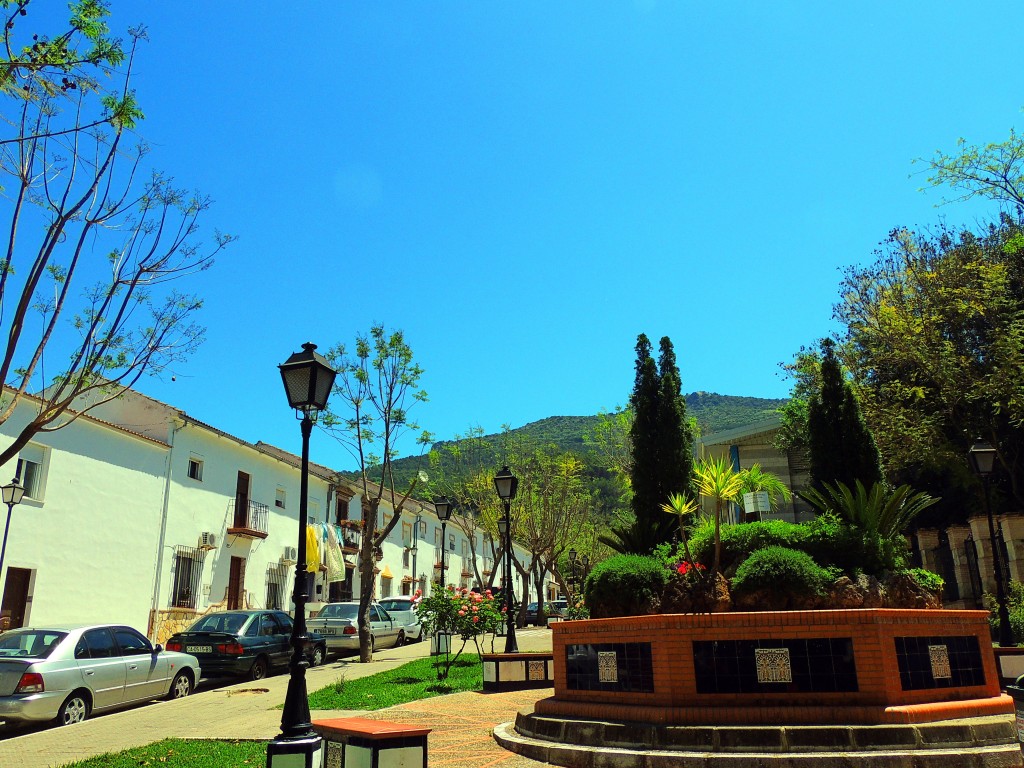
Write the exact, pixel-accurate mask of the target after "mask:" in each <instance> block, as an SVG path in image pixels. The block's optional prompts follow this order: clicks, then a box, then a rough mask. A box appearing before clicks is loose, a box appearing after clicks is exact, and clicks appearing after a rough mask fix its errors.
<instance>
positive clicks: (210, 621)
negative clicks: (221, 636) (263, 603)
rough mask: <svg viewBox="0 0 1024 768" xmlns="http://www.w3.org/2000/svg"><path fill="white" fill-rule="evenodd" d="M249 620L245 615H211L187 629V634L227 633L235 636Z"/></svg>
mask: <svg viewBox="0 0 1024 768" xmlns="http://www.w3.org/2000/svg"><path fill="white" fill-rule="evenodd" d="M248 619H249V615H248V614H246V613H211V614H210V615H209V616H203V618H201V619H200V620H199V621H197V622H196V623H195V624H193V625H192V626H191V627H189V628H188V631H189V632H227V633H228V634H231V635H237V634H238V633H239V632H240V631H241V629H242V626H243V625H244V624H245V622H246V621H247V620H248Z"/></svg>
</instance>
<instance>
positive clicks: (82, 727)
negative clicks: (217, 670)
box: [0, 629, 551, 768]
mask: <svg viewBox="0 0 1024 768" xmlns="http://www.w3.org/2000/svg"><path fill="white" fill-rule="evenodd" d="M518 639H519V648H520V650H523V651H543V650H550V649H551V633H550V632H549V631H548V630H545V629H530V630H524V631H522V632H521V633H519V635H518ZM502 642H503V641H502V640H500V639H499V640H498V643H496V646H495V647H496V649H497V650H500V648H501V645H500V644H501V643H502ZM488 646H489V644H488ZM428 653H429V644H428V643H427V642H422V643H417V644H416V645H410V646H406V647H404V648H396V649H389V650H386V651H378V652H377V653H376V654H375V655H374V661H373V662H372V663H370V664H359V663H358V662H356V661H352V660H340V661H335V662H329V663H327V664H325V665H323V666H321V667H317V668H315V669H311V670H309V671H308V672H307V673H306V687H307V689H308V690H310V691H314V690H317V689H319V688H323V687H324V686H326V685H328V684H330V683H332V682H334V681H335V680H337V679H339V678H340V677H342V676H343V677H344V678H345V679H347V680H354V679H356V678H359V677H365V676H366V675H371V674H374V673H376V672H381V671H383V670H385V669H392V668H394V667H397V666H400V665H401V664H404V663H406V662H407V661H409V660H410V659H414V658H419V657H422V656H426V655H427V654H428ZM287 687H288V675H287V674H285V675H277V676H275V677H271V678H268V679H266V680H260V681H259V682H257V683H248V682H247V683H238V684H236V685H232V686H228V687H224V688H217V689H214V690H207V691H203V692H200V693H196V694H193V695H192V696H189V697H188V698H187V699H179V700H178V701H167V702H159V703H155V704H150V705H146V706H142V707H136V708H134V709H129V710H125V711H123V712H115V713H112V714H109V715H101V716H98V717H96V718H95V719H92V720H86V721H85V722H84V723H79V724H78V725H73V726H68V727H64V728H56V727H53V728H47V729H44V730H39V731H34V732H30V733H26V734H24V735H20V736H12V737H9V738H6V739H5V740H3V741H0V766H3V768H7V767H8V766H10V767H11V768H14V767H15V766H18V768H55V767H56V766H62V765H66V764H67V763H70V762H75V761H77V760H83V759H85V758H87V757H93V756H95V755H102V754H105V753H108V752H120V751H121V750H124V749H129V748H131V747H139V746H143V745H145V744H150V743H152V742H154V741H160V740H161V739H167V738H187V739H261V740H262V739H265V740H269V739H272V738H274V736H276V735H277V734H278V732H279V731H280V726H281V710H279V709H276V708H275V707H276V706H277V705H279V704H282V703H283V702H284V696H285V692H286V690H287ZM550 693H551V691H550V689H541V690H533V691H514V692H510V693H501V694H484V693H478V692H468V693H458V694H452V695H449V696H439V697H435V698H432V699H424V700H422V701H417V702H411V703H409V704H402V705H400V706H397V707H392V708H390V709H384V710H378V711H374V712H369V713H365V712H362V711H358V712H356V711H351V712H350V711H315V712H313V713H312V715H313V719H314V720H318V719H324V718H331V717H348V716H353V715H359V716H361V717H370V718H373V719H377V720H392V721H395V722H404V723H410V724H416V725H422V726H424V727H428V728H432V729H433V732H432V733H431V734H430V737H429V741H428V749H429V759H430V764H431V766H432V767H433V768H490V766H497V765H500V766H501V768H527V767H528V766H534V767H536V766H541V765H543V764H542V763H537V762H535V761H533V760H528V759H526V758H524V757H520V756H518V755H514V754H512V753H511V752H507V751H505V750H504V749H502V748H501V747H499V746H498V745H497V744H496V743H495V742H494V739H493V738H492V737H491V729H492V728H493V727H494V726H495V725H497V724H498V723H502V722H507V721H509V720H514V719H515V713H516V710H517V709H519V708H520V707H524V706H529V705H531V704H532V703H533V702H534V701H536V700H537V699H539V698H542V697H544V696H549V695H550Z"/></svg>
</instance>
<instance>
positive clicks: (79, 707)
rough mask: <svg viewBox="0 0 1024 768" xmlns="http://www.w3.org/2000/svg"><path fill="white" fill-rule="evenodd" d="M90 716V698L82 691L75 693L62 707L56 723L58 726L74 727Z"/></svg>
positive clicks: (58, 712) (65, 700)
mask: <svg viewBox="0 0 1024 768" xmlns="http://www.w3.org/2000/svg"><path fill="white" fill-rule="evenodd" d="M88 716H89V697H88V696H86V694H84V693H82V692H81V691H75V692H74V693H72V694H71V695H70V696H68V697H67V698H66V699H64V703H63V704H61V705H60V709H58V710H57V717H56V718H54V722H56V723H57V725H74V724H75V723H80V722H82V721H83V720H85V718H87V717H88Z"/></svg>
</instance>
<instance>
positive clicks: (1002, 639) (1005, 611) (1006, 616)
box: [967, 439, 1016, 648]
mask: <svg viewBox="0 0 1024 768" xmlns="http://www.w3.org/2000/svg"><path fill="white" fill-rule="evenodd" d="M967 457H968V459H969V460H970V462H971V469H973V470H974V473H975V474H976V475H978V477H980V478H981V484H982V487H983V489H984V493H985V514H986V515H987V516H988V536H989V541H990V545H991V547H992V567H993V568H994V569H995V577H996V603H998V605H999V645H1000V646H1002V647H1003V648H1012V647H1014V645H1016V643H1014V641H1013V627H1011V626H1010V609H1009V607H1008V606H1007V603H1006V587H1005V585H1004V584H1003V564H1002V552H1000V551H999V550H1000V547H999V541H998V539H997V538H996V524H995V520H994V518H993V517H992V502H991V501H990V500H989V494H988V479H989V475H991V474H992V468H993V466H994V465H995V460H996V449H995V448H993V447H992V446H991V445H989V444H988V443H986V442H985V441H984V440H981V439H978V440H976V441H975V442H974V445H972V446H971V449H970V450H969V451H968V452H967Z"/></svg>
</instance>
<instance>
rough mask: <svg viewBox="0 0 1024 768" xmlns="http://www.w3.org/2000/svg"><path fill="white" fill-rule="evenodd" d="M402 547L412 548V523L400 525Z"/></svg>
mask: <svg viewBox="0 0 1024 768" xmlns="http://www.w3.org/2000/svg"><path fill="white" fill-rule="evenodd" d="M402 546H403V547H411V546H412V523H405V522H403V523H402Z"/></svg>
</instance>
